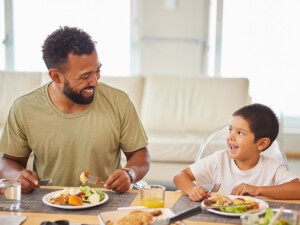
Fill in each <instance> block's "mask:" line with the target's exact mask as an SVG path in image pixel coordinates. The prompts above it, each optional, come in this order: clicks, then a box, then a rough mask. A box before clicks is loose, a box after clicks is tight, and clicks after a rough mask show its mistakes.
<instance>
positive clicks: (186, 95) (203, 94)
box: [141, 76, 249, 133]
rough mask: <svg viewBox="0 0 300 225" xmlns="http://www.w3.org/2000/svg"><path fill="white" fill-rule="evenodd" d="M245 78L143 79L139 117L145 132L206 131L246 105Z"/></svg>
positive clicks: (246, 89)
mask: <svg viewBox="0 0 300 225" xmlns="http://www.w3.org/2000/svg"><path fill="white" fill-rule="evenodd" d="M248 86H249V83H248V80H247V79H246V78H210V77H176V76H173V77H168V76H148V77H146V78H145V83H144V95H143V100H142V109H141V119H142V122H143V124H144V127H145V129H146V130H147V131H173V132H195V133H207V132H209V131H211V130H212V129H215V128H217V127H219V126H221V125H223V124H227V123H229V122H230V119H231V116H232V113H233V112H234V111H235V110H237V109H238V108H240V107H242V106H244V105H246V104H247V101H248Z"/></svg>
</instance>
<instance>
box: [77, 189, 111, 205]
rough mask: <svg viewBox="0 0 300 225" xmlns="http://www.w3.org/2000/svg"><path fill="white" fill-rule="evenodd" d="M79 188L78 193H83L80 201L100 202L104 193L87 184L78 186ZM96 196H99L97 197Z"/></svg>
mask: <svg viewBox="0 0 300 225" xmlns="http://www.w3.org/2000/svg"><path fill="white" fill-rule="evenodd" d="M79 190H80V193H84V195H81V198H82V201H83V202H85V203H91V204H93V203H96V202H100V201H102V200H103V199H104V198H105V195H104V193H103V192H102V191H100V190H93V189H91V188H90V187H89V186H80V188H79ZM91 196H92V197H91ZM97 196H99V198H98V197H97ZM98 199H99V200H98Z"/></svg>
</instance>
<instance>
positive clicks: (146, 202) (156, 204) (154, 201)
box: [142, 197, 165, 208]
mask: <svg viewBox="0 0 300 225" xmlns="http://www.w3.org/2000/svg"><path fill="white" fill-rule="evenodd" d="M142 206H146V207H147V208H164V207H165V202H164V200H163V199H161V198H157V197H151V198H144V199H143V200H142Z"/></svg>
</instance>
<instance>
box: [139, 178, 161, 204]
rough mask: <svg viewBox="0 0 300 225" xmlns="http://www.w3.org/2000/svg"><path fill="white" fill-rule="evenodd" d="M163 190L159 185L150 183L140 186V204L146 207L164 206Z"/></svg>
mask: <svg viewBox="0 0 300 225" xmlns="http://www.w3.org/2000/svg"><path fill="white" fill-rule="evenodd" d="M165 190H166V188H165V187H164V186H161V185H156V184H151V185H145V186H143V188H142V192H141V197H142V206H146V207H147V208H164V207H165Z"/></svg>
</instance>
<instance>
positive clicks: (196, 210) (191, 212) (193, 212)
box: [153, 202, 259, 225]
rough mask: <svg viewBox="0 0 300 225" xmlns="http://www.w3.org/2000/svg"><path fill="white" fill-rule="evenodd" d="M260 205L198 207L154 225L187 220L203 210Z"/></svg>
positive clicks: (165, 224)
mask: <svg viewBox="0 0 300 225" xmlns="http://www.w3.org/2000/svg"><path fill="white" fill-rule="evenodd" d="M257 204H259V203H258V202H255V203H248V204H240V205H217V206H203V207H201V206H196V207H194V208H191V209H188V210H186V211H184V212H181V213H178V214H176V215H175V216H172V217H169V218H167V219H165V220H158V221H156V222H154V223H153V225H167V224H170V223H174V222H176V221H179V220H183V219H186V218H188V217H191V216H194V215H196V214H198V213H201V212H202V210H203V209H216V208H221V207H222V208H224V207H236V206H253V205H257Z"/></svg>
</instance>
